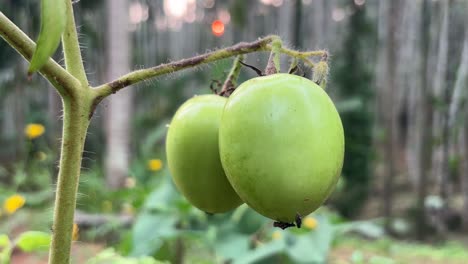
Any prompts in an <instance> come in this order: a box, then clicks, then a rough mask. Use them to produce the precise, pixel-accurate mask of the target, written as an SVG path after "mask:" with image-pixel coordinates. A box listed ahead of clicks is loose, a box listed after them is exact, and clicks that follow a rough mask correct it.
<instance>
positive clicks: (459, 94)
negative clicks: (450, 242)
mask: <svg viewBox="0 0 468 264" xmlns="http://www.w3.org/2000/svg"><path fill="white" fill-rule="evenodd" d="M467 84H468V29H465V40H464V42H463V51H462V55H461V60H460V65H459V66H458V71H457V76H456V80H455V85H454V88H453V94H452V99H451V102H450V111H449V127H450V128H452V132H453V134H452V135H451V136H453V137H452V140H451V143H452V149H455V148H456V146H458V149H459V152H460V154H459V157H460V169H459V170H458V171H459V172H460V179H461V180H460V182H461V191H462V197H463V211H462V214H461V216H462V224H463V229H464V230H466V231H468V121H467V119H468V105H467V99H468V92H467V89H466V85H467ZM460 123H461V124H460Z"/></svg>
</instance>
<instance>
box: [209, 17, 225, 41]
mask: <svg viewBox="0 0 468 264" xmlns="http://www.w3.org/2000/svg"><path fill="white" fill-rule="evenodd" d="M211 31H212V32H213V35H215V36H217V37H221V36H222V35H223V34H224V23H223V22H222V21H221V20H215V21H213V23H212V24H211Z"/></svg>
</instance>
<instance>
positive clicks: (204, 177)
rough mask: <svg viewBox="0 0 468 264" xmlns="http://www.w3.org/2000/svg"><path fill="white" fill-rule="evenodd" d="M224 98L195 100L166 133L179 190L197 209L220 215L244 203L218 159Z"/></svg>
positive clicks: (180, 111) (189, 103)
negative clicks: (219, 131)
mask: <svg viewBox="0 0 468 264" xmlns="http://www.w3.org/2000/svg"><path fill="white" fill-rule="evenodd" d="M225 103H226V98H224V97H221V96H217V95H202V96H196V97H193V98H191V99H190V100H188V101H187V102H185V103H184V104H183V105H182V106H181V107H180V108H179V109H178V110H177V112H176V114H175V116H174V117H173V119H172V122H171V124H170V126H169V131H168V133H167V142H166V152H167V162H168V165H169V170H170V172H171V175H172V178H173V180H174V183H175V185H176V186H177V188H178V190H179V191H180V192H181V193H182V194H183V195H184V196H185V197H186V198H187V199H188V200H189V201H190V202H191V203H192V204H193V205H194V206H196V207H197V208H199V209H201V210H203V211H205V212H207V213H223V212H226V211H229V210H231V209H234V208H235V207H237V206H239V205H240V204H242V203H243V202H242V201H241V199H240V198H239V196H238V195H237V194H236V192H235V191H234V190H233V189H232V187H231V185H230V184H229V181H228V180H227V178H226V175H225V174H224V171H223V168H222V166H221V161H220V158H219V147H218V129H219V124H220V121H221V114H222V111H223V107H224V105H225Z"/></svg>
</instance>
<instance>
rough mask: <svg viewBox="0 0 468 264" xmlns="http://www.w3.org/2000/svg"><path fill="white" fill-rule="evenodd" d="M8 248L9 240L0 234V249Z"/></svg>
mask: <svg viewBox="0 0 468 264" xmlns="http://www.w3.org/2000/svg"><path fill="white" fill-rule="evenodd" d="M8 246H10V239H9V238H8V236H7V235H5V234H0V249H1V248H5V247H8Z"/></svg>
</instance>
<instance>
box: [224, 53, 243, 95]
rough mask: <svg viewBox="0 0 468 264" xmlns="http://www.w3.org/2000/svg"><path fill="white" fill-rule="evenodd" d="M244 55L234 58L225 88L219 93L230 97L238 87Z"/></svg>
mask: <svg viewBox="0 0 468 264" xmlns="http://www.w3.org/2000/svg"><path fill="white" fill-rule="evenodd" d="M243 60H244V55H239V56H237V57H236V58H235V59H234V62H233V63H232V67H231V70H230V71H229V74H228V76H227V77H226V81H224V84H223V88H222V89H221V92H220V93H219V95H221V96H225V97H229V96H230V95H231V94H232V92H234V90H235V89H236V87H237V79H238V78H239V74H240V70H241V68H242V64H241V63H242V61H243Z"/></svg>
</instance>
